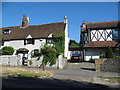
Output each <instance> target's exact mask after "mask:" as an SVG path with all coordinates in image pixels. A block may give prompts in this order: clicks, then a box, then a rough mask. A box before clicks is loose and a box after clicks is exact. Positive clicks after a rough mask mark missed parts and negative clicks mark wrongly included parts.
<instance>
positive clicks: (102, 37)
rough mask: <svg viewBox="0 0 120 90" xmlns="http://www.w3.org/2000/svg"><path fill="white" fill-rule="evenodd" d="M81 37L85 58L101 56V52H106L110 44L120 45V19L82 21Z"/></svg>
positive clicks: (86, 59)
mask: <svg viewBox="0 0 120 90" xmlns="http://www.w3.org/2000/svg"><path fill="white" fill-rule="evenodd" d="M80 38H81V44H83V48H84V49H83V57H84V60H85V61H89V60H90V58H93V59H94V58H99V55H100V54H104V55H105V54H106V49H107V48H108V46H109V47H111V48H116V47H119V46H120V21H106V22H89V23H88V22H86V23H82V26H81V35H80ZM116 54H119V53H116Z"/></svg>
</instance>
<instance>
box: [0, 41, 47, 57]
mask: <svg viewBox="0 0 120 90" xmlns="http://www.w3.org/2000/svg"><path fill="white" fill-rule="evenodd" d="M42 40H43V41H40V39H35V44H34V45H32V44H26V45H24V40H11V41H4V46H12V47H13V48H14V49H15V53H16V50H18V49H19V48H26V49H28V50H29V52H28V59H30V55H31V51H32V50H34V49H40V48H42V47H43V46H44V44H45V43H46V39H42ZM4 46H2V47H4ZM15 53H14V54H15Z"/></svg>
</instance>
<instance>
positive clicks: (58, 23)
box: [0, 22, 64, 29]
mask: <svg viewBox="0 0 120 90" xmlns="http://www.w3.org/2000/svg"><path fill="white" fill-rule="evenodd" d="M61 23H64V22H56V23H48V24H42V25H29V26H43V25H50V24H61ZM29 26H28V27H29ZM14 27H20V26H9V27H2V28H14ZM2 28H0V29H2Z"/></svg>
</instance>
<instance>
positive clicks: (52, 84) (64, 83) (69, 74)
mask: <svg viewBox="0 0 120 90" xmlns="http://www.w3.org/2000/svg"><path fill="white" fill-rule="evenodd" d="M2 68H7V67H5V66H4V67H2ZM11 68H14V67H11ZM16 68H17V67H16ZM18 68H24V69H32V70H42V68H25V67H18ZM46 71H50V72H53V76H52V77H51V78H47V79H37V78H34V79H31V78H30V79H26V78H3V80H2V81H3V83H2V84H3V88H119V87H118V86H119V85H118V83H107V82H105V81H103V80H100V79H97V78H96V77H97V76H114V77H116V76H117V77H118V76H119V74H118V73H114V72H96V71H95V66H94V64H93V63H67V64H66V66H65V68H64V69H62V70H60V69H46Z"/></svg>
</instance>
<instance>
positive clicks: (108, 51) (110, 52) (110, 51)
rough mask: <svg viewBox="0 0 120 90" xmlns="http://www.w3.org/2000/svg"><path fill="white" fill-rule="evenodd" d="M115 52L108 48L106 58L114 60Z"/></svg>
mask: <svg viewBox="0 0 120 90" xmlns="http://www.w3.org/2000/svg"><path fill="white" fill-rule="evenodd" d="M114 57H115V56H114V54H113V51H112V49H111V48H110V47H108V49H107V52H106V58H114Z"/></svg>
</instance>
